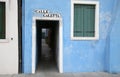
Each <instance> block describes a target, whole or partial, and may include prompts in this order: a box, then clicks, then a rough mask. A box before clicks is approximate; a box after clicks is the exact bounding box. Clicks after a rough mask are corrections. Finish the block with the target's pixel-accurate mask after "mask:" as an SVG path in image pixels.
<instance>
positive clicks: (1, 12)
mask: <svg viewBox="0 0 120 77" xmlns="http://www.w3.org/2000/svg"><path fill="white" fill-rule="evenodd" d="M0 39H5V2H0Z"/></svg>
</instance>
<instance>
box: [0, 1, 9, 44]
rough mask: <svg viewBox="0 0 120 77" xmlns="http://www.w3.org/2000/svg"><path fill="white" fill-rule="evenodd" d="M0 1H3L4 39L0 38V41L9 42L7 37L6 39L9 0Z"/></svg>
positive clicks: (7, 33)
mask: <svg viewBox="0 0 120 77" xmlns="http://www.w3.org/2000/svg"><path fill="white" fill-rule="evenodd" d="M0 2H5V39H0V43H6V42H9V39H8V35H9V32H8V25H9V22H8V20H9V0H0Z"/></svg>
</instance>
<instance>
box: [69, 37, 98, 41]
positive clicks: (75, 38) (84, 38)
mask: <svg viewBox="0 0 120 77" xmlns="http://www.w3.org/2000/svg"><path fill="white" fill-rule="evenodd" d="M71 40H99V37H71Z"/></svg>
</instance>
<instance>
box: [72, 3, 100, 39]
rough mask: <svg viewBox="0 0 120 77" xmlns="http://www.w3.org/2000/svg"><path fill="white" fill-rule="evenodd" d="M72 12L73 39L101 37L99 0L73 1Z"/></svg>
mask: <svg viewBox="0 0 120 77" xmlns="http://www.w3.org/2000/svg"><path fill="white" fill-rule="evenodd" d="M71 14H72V15H71V22H72V23H71V24H72V26H71V27H72V28H71V31H72V32H71V36H72V39H73V40H96V39H98V38H99V28H98V25H99V3H98V2H97V1H72V9H71Z"/></svg>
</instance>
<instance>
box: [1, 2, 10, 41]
mask: <svg viewBox="0 0 120 77" xmlns="http://www.w3.org/2000/svg"><path fill="white" fill-rule="evenodd" d="M8 9H9V5H8V0H0V42H8V27H7V25H8V24H9V23H8Z"/></svg>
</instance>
